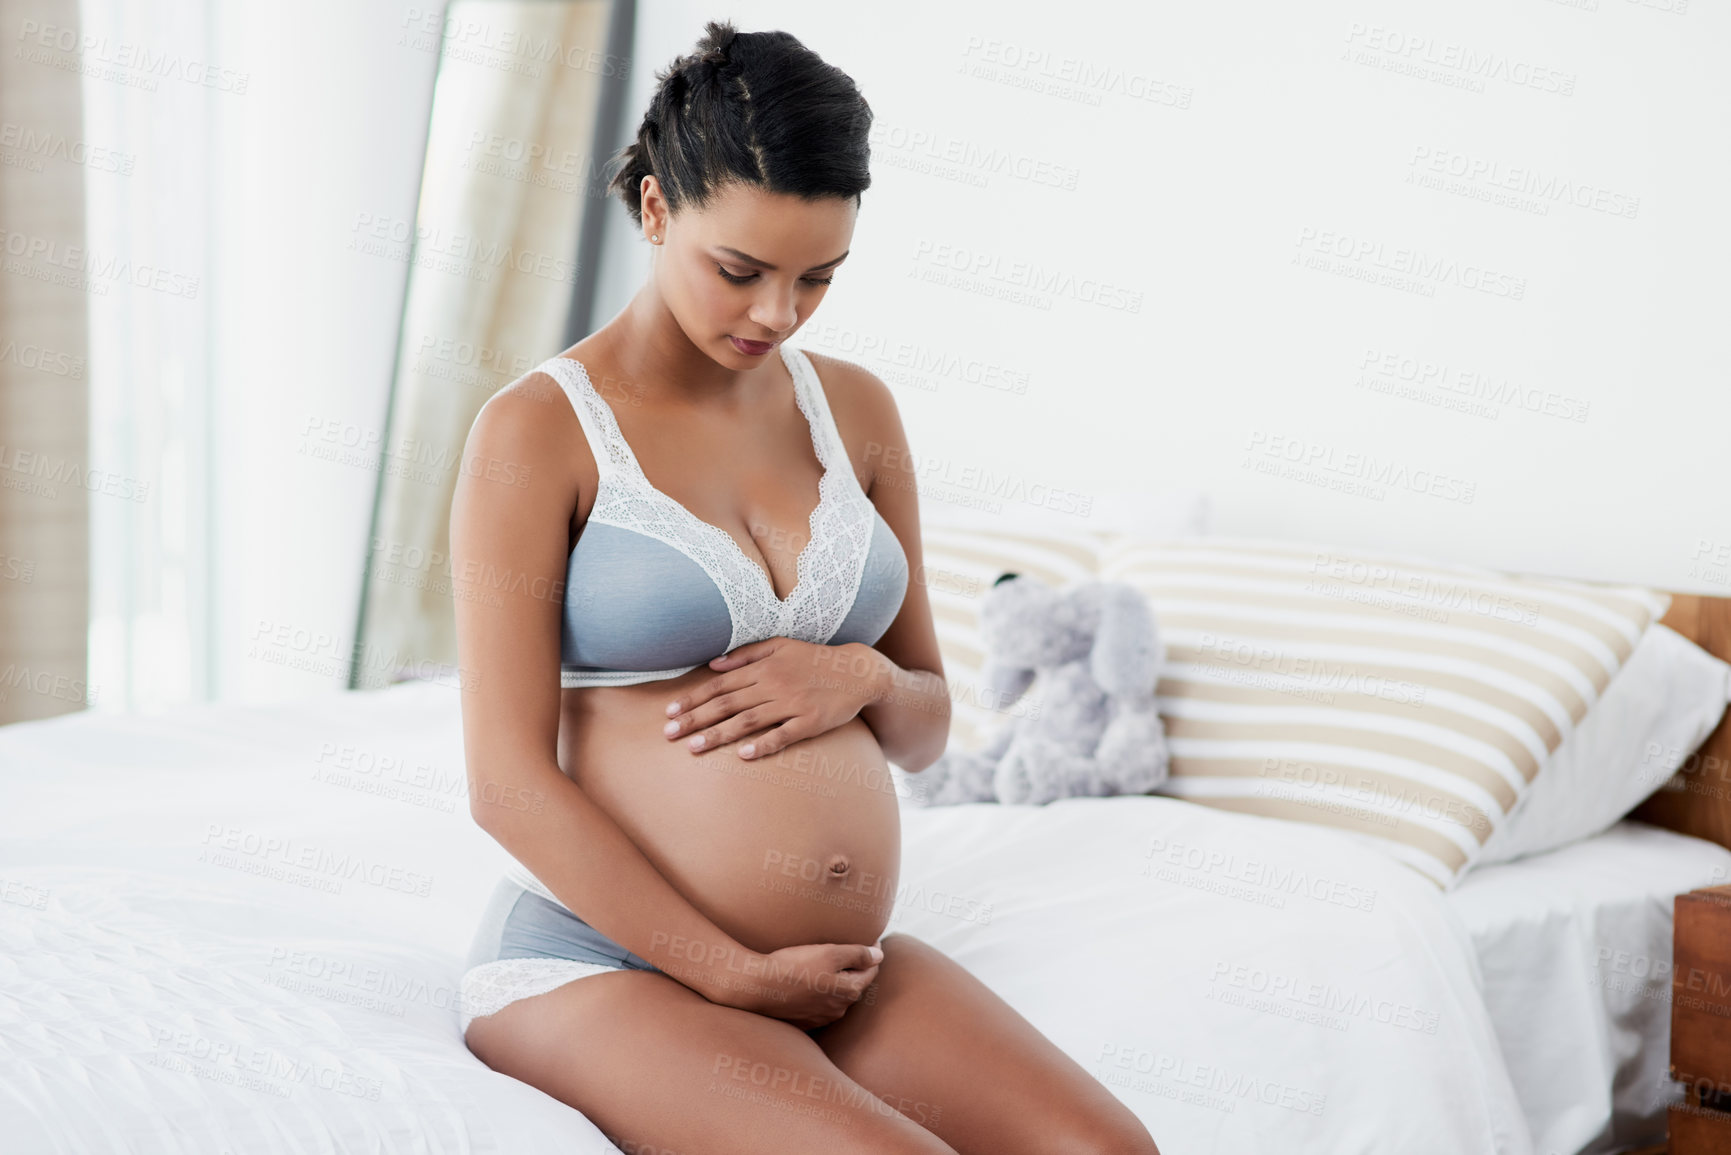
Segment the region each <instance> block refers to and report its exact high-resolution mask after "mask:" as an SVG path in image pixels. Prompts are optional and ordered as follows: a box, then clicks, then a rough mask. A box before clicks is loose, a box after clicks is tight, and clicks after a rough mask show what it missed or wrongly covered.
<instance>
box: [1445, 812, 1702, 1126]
mask: <svg viewBox="0 0 1731 1155" xmlns="http://www.w3.org/2000/svg"><path fill="white" fill-rule="evenodd" d="M1727 881H1731V850H1726V849H1725V848H1724V847H1721V846H1718V845H1716V844H1714V843H1711V842H1706V841H1704V840H1702V839H1699V838H1690V837H1688V836H1686V835H1682V834H1677V833H1674V832H1672V831H1669V830H1662V829H1660V828H1658V827H1655V826H1648V825H1646V824H1644V823H1639V822H1632V821H1624V822H1620V823H1618V824H1617V825H1616V826H1613V827H1612V828H1611V829H1609V830H1607V831H1605V832H1604V833H1603V834H1599V835H1597V836H1595V837H1593V838H1588V839H1585V840H1583V841H1581V842H1577V843H1574V844H1572V845H1570V846H1566V847H1563V848H1561V849H1559V850H1554V851H1551V852H1549V853H1546V854H1541V855H1535V856H1534V857H1531V858H1525V859H1520V860H1517V861H1515V862H1509V863H1503V864H1499V865H1495V866H1485V867H1475V868H1474V869H1473V870H1472V871H1470V872H1468V874H1467V876H1466V877H1465V878H1464V879H1462V880H1461V882H1460V883H1459V885H1457V886H1456V888H1455V889H1454V890H1453V891H1452V892H1451V893H1450V894H1449V902H1450V904H1451V905H1452V906H1453V907H1454V908H1455V910H1456V912H1457V913H1458V914H1459V916H1460V918H1461V921H1462V924H1463V925H1464V926H1465V927H1466V928H1467V931H1468V933H1470V934H1471V935H1472V938H1473V942H1474V945H1475V948H1476V953H1477V955H1478V960H1479V966H1480V970H1481V973H1482V978H1483V984H1484V1000H1485V1004H1486V1006H1487V1007H1488V1008H1489V1009H1490V1012H1491V1018H1492V1022H1493V1023H1494V1024H1495V1026H1496V1031H1497V1036H1498V1038H1499V1039H1500V1040H1501V1041H1502V1048H1503V1055H1504V1057H1505V1059H1506V1060H1507V1062H1508V1067H1509V1074H1510V1077H1511V1078H1512V1079H1513V1081H1514V1085H1515V1092H1516V1094H1517V1095H1518V1096H1519V1097H1520V1100H1521V1106H1522V1108H1523V1110H1524V1111H1525V1112H1526V1117H1527V1123H1528V1127H1529V1129H1530V1130H1531V1133H1532V1138H1533V1149H1534V1150H1535V1151H1537V1152H1541V1153H1544V1155H1553V1153H1554V1155H1576V1153H1577V1152H1579V1153H1582V1155H1598V1153H1599V1152H1608V1151H1616V1150H1620V1149H1623V1148H1625V1147H1626V1146H1629V1145H1634V1144H1648V1143H1657V1142H1660V1141H1662V1140H1663V1139H1664V1135H1665V1108H1666V1105H1667V1104H1668V1103H1671V1102H1673V1101H1675V1100H1677V1099H1678V1098H1679V1097H1680V1089H1679V1087H1678V1085H1677V1084H1674V1083H1672V1082H1671V1081H1670V1079H1669V1078H1668V1077H1667V1070H1668V1066H1669V1051H1670V1037H1671V942H1672V939H1671V915H1672V900H1673V899H1674V898H1675V896H1676V895H1678V894H1682V893H1684V892H1687V891H1690V890H1694V889H1696V888H1697V887H1702V886H1719V885H1723V884H1724V883H1725V882H1727Z"/></svg>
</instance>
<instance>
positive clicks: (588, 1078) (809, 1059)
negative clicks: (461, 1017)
mask: <svg viewBox="0 0 1731 1155" xmlns="http://www.w3.org/2000/svg"><path fill="white" fill-rule="evenodd" d="M850 1013H851V1012H850ZM466 1040H467V1042H468V1044H469V1049H470V1050H471V1051H473V1052H474V1053H475V1056H476V1057H477V1058H479V1059H480V1060H481V1061H482V1062H483V1063H486V1064H487V1066H489V1067H491V1068H493V1069H494V1070H495V1071H499V1072H501V1073H502V1074H506V1075H510V1076H511V1077H512V1078H515V1079H520V1080H522V1081H523V1082H525V1083H528V1084H529V1085H531V1086H533V1087H537V1088H539V1089H540V1090H542V1091H545V1092H546V1093H547V1094H549V1095H551V1096H553V1097H554V1098H556V1099H559V1100H560V1101H562V1102H565V1103H568V1104H570V1105H571V1106H573V1107H575V1108H576V1109H577V1110H579V1111H581V1112H583V1114H584V1115H585V1116H586V1117H587V1118H588V1119H589V1120H590V1122H592V1123H594V1124H595V1126H596V1127H598V1128H600V1129H601V1131H602V1132H603V1133H604V1134H605V1135H607V1137H608V1138H609V1139H610V1140H612V1141H613V1142H614V1143H615V1144H616V1145H618V1146H619V1147H620V1148H621V1149H623V1150H625V1151H628V1152H632V1151H642V1152H656V1153H658V1155H659V1153H660V1152H666V1153H667V1155H734V1153H738V1155H760V1153H769V1155H774V1153H778V1152H786V1153H788V1155H809V1153H810V1152H813V1151H822V1152H824V1155H854V1153H856V1152H857V1153H858V1155H868V1153H871V1155H877V1153H880V1152H894V1153H902V1152H905V1153H907V1155H945V1153H948V1155H955V1152H954V1151H953V1150H952V1149H951V1148H950V1147H949V1146H947V1145H946V1144H945V1143H944V1142H943V1141H942V1140H941V1139H939V1138H938V1137H937V1136H936V1135H934V1134H932V1132H930V1131H928V1130H926V1129H925V1128H924V1127H921V1126H920V1125H919V1124H918V1123H915V1122H913V1121H912V1120H910V1119H908V1118H907V1117H906V1116H904V1115H902V1114H899V1113H897V1112H896V1111H894V1110H892V1109H891V1108H890V1107H888V1106H887V1105H885V1104H884V1103H883V1101H882V1100H880V1099H878V1098H877V1097H876V1096H875V1095H873V1094H872V1093H871V1092H870V1091H868V1090H866V1089H865V1088H864V1087H862V1086H860V1085H859V1084H858V1083H856V1082H855V1081H854V1080H853V1079H851V1078H849V1077H848V1076H847V1074H845V1073H844V1072H842V1071H841V1070H838V1069H837V1068H836V1066H835V1065H834V1064H833V1063H831V1062H830V1060H829V1059H828V1058H827V1057H826V1056H825V1055H824V1053H823V1051H822V1050H821V1049H820V1048H819V1047H818V1045H817V1044H816V1043H815V1042H813V1041H812V1037H811V1036H810V1035H808V1034H806V1033H805V1032H804V1031H802V1030H800V1029H799V1028H798V1027H796V1026H794V1025H793V1024H791V1023H787V1022H783V1021H782V1020H780V1019H772V1018H768V1017H766V1016H764V1015H759V1014H755V1013H753V1012H751V1011H742V1010H738V1009H736V1008H733V1007H724V1006H721V1005H719V1004H717V1003H712V1002H710V1001H709V1000H708V999H706V998H704V997H703V996H702V995H700V994H698V993H697V992H695V991H693V990H691V989H690V988H689V987H686V986H684V985H682V984H681V983H679V982H677V981H675V980H674V979H671V978H669V977H667V976H666V975H663V974H658V973H655V972H651V971H636V970H623V971H612V972H608V973H606V974H598V975H590V976H589V977H587V978H581V979H577V980H575V981H573V982H569V983H566V984H565V985H564V986H561V987H556V988H554V989H553V990H551V991H548V992H547V993H546V994H542V995H535V996H533V997H532V998H527V999H522V1000H519V1001H517V1002H514V1003H511V1004H509V1005H507V1006H506V1007H504V1008H503V1009H502V1010H500V1011H498V1012H496V1013H495V1014H492V1015H489V1016H487V1017H485V1018H478V1019H476V1020H475V1021H474V1022H472V1023H471V1024H470V1025H469V1031H468V1034H467V1036H466Z"/></svg>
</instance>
